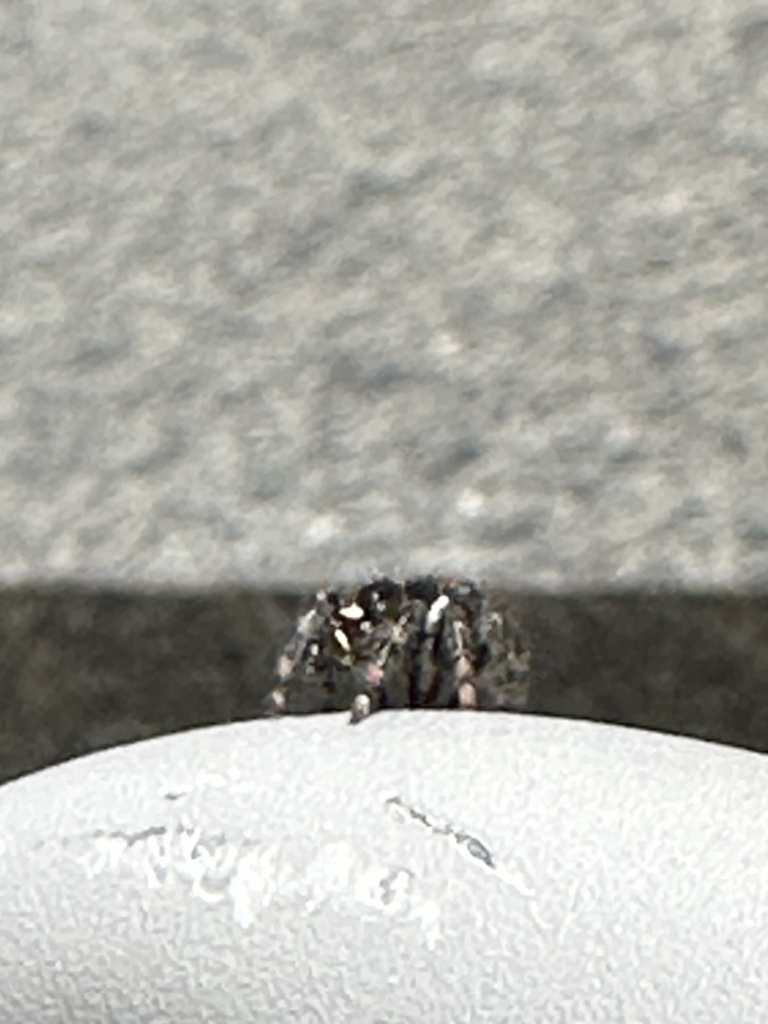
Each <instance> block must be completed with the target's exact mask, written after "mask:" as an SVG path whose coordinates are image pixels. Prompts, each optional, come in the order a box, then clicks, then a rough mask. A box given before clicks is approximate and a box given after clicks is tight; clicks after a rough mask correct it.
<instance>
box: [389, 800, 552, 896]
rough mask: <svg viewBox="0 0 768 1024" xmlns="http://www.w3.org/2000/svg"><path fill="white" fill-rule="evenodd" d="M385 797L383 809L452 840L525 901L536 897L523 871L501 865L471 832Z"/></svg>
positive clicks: (404, 802) (515, 866) (507, 865)
mask: <svg viewBox="0 0 768 1024" xmlns="http://www.w3.org/2000/svg"><path fill="white" fill-rule="evenodd" d="M382 796H383V802H384V806H385V807H386V808H388V809H391V810H394V811H395V812H396V813H398V814H399V816H400V817H401V819H402V818H411V819H413V820H414V821H417V822H418V823H419V824H420V825H424V826H425V827H426V828H428V829H429V831H430V832H432V834H433V835H436V836H445V837H446V838H449V839H452V840H453V841H454V842H455V843H456V844H457V846H458V847H459V851H460V852H461V853H463V854H465V855H466V856H468V857H470V858H471V859H472V860H473V861H475V862H476V863H478V864H480V865H481V866H482V867H483V868H485V869H487V870H488V871H489V872H492V873H493V874H494V875H495V876H496V877H497V878H498V879H499V880H500V881H502V882H504V883H506V884H507V885H511V886H512V887H513V888H514V889H515V890H516V891H517V892H518V893H519V894H520V895H521V896H524V897H525V898H526V899H532V898H533V897H535V895H536V891H535V889H534V887H533V885H532V884H531V882H530V881H529V879H528V878H527V877H526V875H525V872H524V871H523V869H522V868H521V867H519V866H517V865H511V864H508V863H501V862H499V861H498V859H497V858H496V857H494V855H493V854H492V852H491V851H490V850H489V849H488V847H487V846H486V845H485V843H483V842H482V841H481V840H480V839H478V838H477V836H474V835H472V833H471V832H467V831H466V830H464V829H460V828H456V827H455V825H453V824H452V822H450V821H448V820H447V819H444V818H443V819H441V818H438V817H436V816H435V815H432V814H429V813H428V812H427V811H423V810H420V809H419V808H417V807H414V806H413V805H412V804H409V803H407V802H406V801H405V800H403V798H402V797H401V796H399V795H398V794H394V795H387V794H383V795H382Z"/></svg>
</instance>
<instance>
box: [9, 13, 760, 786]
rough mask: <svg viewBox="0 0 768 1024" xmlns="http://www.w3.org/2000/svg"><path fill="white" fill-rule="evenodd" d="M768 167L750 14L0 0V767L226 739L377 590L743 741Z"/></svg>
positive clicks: (751, 693) (755, 675)
mask: <svg viewBox="0 0 768 1024" xmlns="http://www.w3.org/2000/svg"><path fill="white" fill-rule="evenodd" d="M767 167H768V5H765V4H763V5H759V4H758V5H755V4H751V3H745V2H742V0H712V2H709V3H707V4H705V5H702V4H695V3H693V2H692V0H665V2H664V3H658V4H656V3H646V4H642V5H640V4H637V3H635V2H634V0H612V2H610V3H605V2H601V0H583V2H582V3H581V4H578V5H576V6H575V7H574V5H573V4H572V3H569V2H567V0H547V2H542V0H523V2H521V0H507V2H497V3H494V2H489V3H482V4H480V3H469V2H466V3H456V2H453V3H452V2H449V0H432V2H418V0H402V2H397V0H396V2H394V3H391V4H388V5H385V6H382V5H375V4H370V3H368V2H367V0H333V2H311V3H310V2H308V3H302V2H301V0H276V2H274V3H251V2H249V0H216V2H210V3H204V2H201V3H190V2H188V0H184V2H181V0H164V2H157V3H152V2H139V0H137V2H135V3H131V4H120V3H111V2H109V0H99V2H94V3H90V4H89V3H84V2H83V0H38V2H36V3H32V2H31V0H5V2H4V3H2V5H0V189H1V190H2V191H1V193H0V197H1V199H0V247H1V248H0V583H2V585H3V587H4V591H3V593H2V595H0V609H2V616H1V617H0V634H2V635H1V636H0V657H1V658H2V661H1V665H2V679H1V680H0V697H2V700H3V709H2V710H3V713H2V715H0V718H1V719H2V720H3V721H4V722H5V723H6V732H7V734H8V735H7V736H6V737H4V738H3V740H2V743H0V749H2V750H3V754H2V759H3V764H2V765H0V770H2V771H3V772H4V773H5V774H6V775H7V774H14V773H18V771H21V770H28V769H29V768H30V767H34V766H36V765H39V764H42V763H49V762H50V761H52V760H56V759H59V758H61V757H64V756H69V755H70V754H71V753H73V752H82V750H84V749H92V748H93V747H94V746H100V745H104V744H106V743H109V742H118V741H121V740H123V739H130V738H133V737H135V736H139V735H147V734H151V733H152V732H154V731H157V730H158V729H167V728H173V727H180V726H183V725H188V724H194V723H196V722H202V721H216V720H222V719H226V718H227V717H230V716H231V717H239V716H243V715H247V714H252V713H253V709H254V707H255V706H256V703H257V702H256V696H257V691H258V690H259V687H262V688H263V682H264V667H265V665H267V664H268V661H269V657H270V649H271V648H270V645H273V644H274V642H275V637H276V636H278V635H279V634H280V631H281V630H284V629H285V628H286V627H285V623H286V622H289V621H290V619H289V617H290V615H291V614H293V611H294V605H295V600H294V598H292V597H291V593H292V592H300V591H302V590H305V589H311V588H312V587H313V586H314V585H315V584H317V583H319V582H322V581H324V580H327V579H329V578H330V579H344V580H346V579H357V578H360V577H362V576H366V575H368V574H369V573H371V572H372V571H374V570H377V571H384V572H386V571H390V572H398V573H410V572H421V571H429V570H435V569H438V570H447V569H450V570H453V571H460V572H466V573H468V574H471V575H473V576H477V577H480V578H482V579H485V580H490V581H491V582H492V583H494V584H495V585H496V586H498V587H499V588H500V589H501V590H503V591H504V592H505V593H506V594H507V595H508V597H509V602H510V609H512V610H513V611H515V613H516V614H517V616H518V617H519V618H522V619H523V620H524V621H525V623H526V628H527V629H528V630H529V632H530V634H531V636H532V638H533V639H534V640H535V642H536V644H537V648H536V649H537V652H538V662H537V665H538V667H537V672H538V676H539V680H540V683H539V688H538V691H537V693H538V696H537V698H536V700H537V701H538V702H539V703H538V705H537V706H538V707H540V708H541V709H543V710H552V711H557V712H560V713H568V714H584V715H590V716H595V717H608V718H611V717H613V718H616V719H619V720H626V721H636V722H640V723H642V724H651V725H655V726H656V727H667V728H674V729H680V730H682V731H692V732H694V733H695V734H702V735H710V736H713V737H716V738H724V739H728V740H729V741H732V742H744V743H748V744H751V745H756V746H759V747H761V748H762V747H768V703H767V702H766V700H765V698H764V683H765V679H766V669H767V667H768V638H766V639H763V638H764V637H768V628H766V626H768V604H767V603H766V599H765V597H764V595H765V594H768V501H767V500H766V499H767V498H768V488H767V486H766V485H767V484H768V439H767V436H766V406H767V403H768V344H767V339H766V330H765V325H766V306H767V304H768V298H767V285H768V258H767V257H766V244H767V243H768V171H766V168H767ZM163 595H165V596H163ZM601 595H602V596H601ZM621 595H624V596H621ZM665 709H666V710H665ZM14 751H15V753H14Z"/></svg>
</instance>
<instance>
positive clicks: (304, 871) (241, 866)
mask: <svg viewBox="0 0 768 1024" xmlns="http://www.w3.org/2000/svg"><path fill="white" fill-rule="evenodd" d="M85 842H86V843H87V848H86V850H85V852H81V854H80V855H79V856H78V858H77V859H78V860H79V861H80V863H81V864H82V866H83V868H84V869H85V871H86V873H87V875H88V877H89V878H94V877H95V876H97V875H100V874H102V873H105V872H106V873H110V874H111V873H115V872H118V871H127V872H129V873H130V874H133V875H134V877H136V878H139V879H140V880H141V881H142V883H143V884H145V885H146V886H147V887H148V888H150V889H152V890H158V889H162V888H166V887H169V886H173V885H177V884H182V885H184V886H186V888H187V891H188V893H189V895H190V897H191V898H193V899H196V900H200V901H201V902H203V903H206V904H219V903H223V902H228V903H229V904H230V906H231V910H232V916H233V920H234V921H235V923H236V924H237V925H238V926H239V927H241V928H243V929H249V928H252V927H254V926H256V925H258V922H259V918H260V916H261V915H262V914H263V913H264V911H265V910H266V909H267V908H269V907H272V906H276V907H288V908H290V907H296V908H298V910H299V912H300V913H302V914H314V913H316V912H317V911H318V910H319V909H320V908H321V907H322V906H323V905H324V904H329V905H331V906H333V907H334V908H335V909H341V910H344V909H346V910H347V911H348V912H349V913H353V914H355V915H356V916H360V915H361V914H362V915H364V916H365V915H369V916H370V915H372V916H373V917H374V918H375V917H377V916H380V915H383V916H386V917H400V918H402V919H403V920H405V921H412V922H415V923H416V924H417V925H418V927H419V930H420V932H421V934H422V935H423V937H424V940H425V941H426V944H427V947H428V948H429V949H434V947H435V944H436V943H437V942H438V940H439V939H440V906H439V904H438V903H437V902H436V901H435V900H429V899H425V898H423V897H421V896H419V893H418V885H417V880H416V878H415V876H414V875H413V873H412V872H411V871H409V870H408V869H407V868H405V867H403V866H402V865H398V864H387V863H383V862H379V861H376V860H372V859H369V858H366V857H364V856H363V855H362V854H361V853H360V852H359V851H358V850H357V848H356V847H355V846H354V845H353V844H352V843H350V842H348V841H347V840H346V839H334V840H331V841H330V842H326V843H323V844H321V845H319V846H308V844H307V842H302V841H298V840H291V839H283V840H281V841H278V842H266V843H254V842H252V841H248V840H242V839H240V840H239V841H237V842H234V841H229V840H227V839H226V838H225V837H224V836H222V835H216V834H209V835H207V834H205V833H204V832H203V830H202V829H201V828H200V826H199V825H195V826H181V825H179V826H177V827H175V828H168V829H165V828H162V827H156V828H148V829H146V830H143V831H137V832H135V833H129V832H120V833H110V834H102V835H95V836H90V837H86V838H85Z"/></svg>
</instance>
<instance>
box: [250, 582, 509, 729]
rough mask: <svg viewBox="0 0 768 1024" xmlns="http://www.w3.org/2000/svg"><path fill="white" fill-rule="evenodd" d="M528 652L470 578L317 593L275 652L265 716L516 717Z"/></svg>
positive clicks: (368, 585) (377, 584)
mask: <svg viewBox="0 0 768 1024" xmlns="http://www.w3.org/2000/svg"><path fill="white" fill-rule="evenodd" d="M528 666H529V655H528V653H527V652H526V651H524V650H523V649H522V647H521V646H520V643H519V639H518V638H517V637H512V638H507V637H505V635H504V622H503V620H502V616H501V615H500V614H499V612H495V611H492V610H490V609H489V608H488V604H487V599H486V597H485V596H484V595H483V593H482V592H481V590H480V589H479V588H478V587H477V586H476V584H474V583H472V582H470V581H469V580H460V579H438V578H436V577H432V576H424V577H419V578H417V579H411V580H406V581H405V582H404V583H398V582H395V581H394V580H390V579H387V578H383V579H377V580H374V581H373V582H371V583H366V584H365V585H364V586H361V587H358V588H354V587H353V588H343V589H339V590H320V591H318V593H317V594H316V595H315V600H314V604H313V606H312V607H311V608H310V609H309V611H307V612H306V613H305V614H303V615H301V616H300V617H299V619H298V622H297V623H296V627H295V630H294V633H293V635H292V636H291V638H290V640H289V641H288V643H287V644H286V645H285V647H284V648H283V650H282V653H281V654H280V656H279V658H278V661H277V666H276V677H277V680H276V682H277V685H276V686H275V687H274V689H273V690H272V691H271V693H270V694H269V695H268V697H267V701H266V710H267V711H268V712H269V713H271V714H283V713H287V714H290V713H306V712H312V711H329V710H338V709H339V708H340V707H342V708H349V709H350V712H351V716H350V721H351V722H352V723H356V722H359V721H361V720H362V719H364V718H366V717H368V715H370V714H371V713H372V712H374V711H377V710H379V708H479V709H499V710H501V709H504V710H519V709H521V708H523V707H524V706H525V704H526V701H527V698H528V688H529V685H528Z"/></svg>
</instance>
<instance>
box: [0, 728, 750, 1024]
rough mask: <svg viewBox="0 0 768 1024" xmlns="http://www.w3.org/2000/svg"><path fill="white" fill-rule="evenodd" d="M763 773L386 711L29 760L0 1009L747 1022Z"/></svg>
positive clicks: (692, 750)
mask: <svg viewBox="0 0 768 1024" xmlns="http://www.w3.org/2000/svg"><path fill="white" fill-rule="evenodd" d="M767 765H768V762H766V759H765V758H764V757H763V756H761V755H758V754H754V753H749V752H745V751H739V750H734V749H729V748H724V747H718V746H715V745H712V744H705V743H701V742H698V741H694V740H687V739H679V738H674V737H669V736H662V735H657V734H653V733H644V732H640V731H637V730H632V729H626V728H620V727H614V726H606V725H598V724H594V723H586V722H572V721H567V720H556V719H543V718H537V717H534V716H529V715H519V716H518V715H502V714H489V713H478V714H475V713H472V712H463V713H457V712H408V711H402V712H387V713H382V714H379V715H376V716H374V717H373V718H372V719H370V720H369V721H366V722H365V723H363V724H362V725H360V726H356V727H354V728H353V727H350V726H348V725H347V721H346V716H344V715H324V716H317V717H308V718H287V719H283V720H274V721H258V722H247V723H242V724H235V725H225V726H218V727H215V728H208V729H200V730H195V731H192V732H188V733H184V734H179V735H175V736H170V737H164V738H162V739H156V740H150V741H147V742H142V743H137V744H135V745H132V746H128V747H121V748H117V749H114V750H110V751H107V752H104V753H99V754H95V755H92V756H89V757H85V758H81V759H79V760H77V761H72V762H69V763H68V764H65V765H61V766H59V767H56V768H52V769H48V770H46V771H43V772H39V773H37V774H35V775H31V776H28V777H26V778H24V779H21V780H18V781H16V782H13V783H9V784H7V785H6V786H4V787H2V789H0V893H1V897H2V911H1V913H0V1022H3V1024H4V1022H6V1021H7V1022H13V1024H17V1022H19V1021H35V1022H36V1024H48V1022H56V1024H59V1022H64V1021H66V1022H74V1024H85V1022H97V1021H98V1022H102V1021H106V1020H117V1021H120V1022H121V1024H150V1022H151V1024H158V1022H165V1021H168V1022H178V1021H184V1022H185V1024H193V1022H197V1021H217V1022H222V1021H224V1022H227V1021H231V1022H238V1024H242V1022H247V1021H259V1022H270V1024H277V1022H286V1021H291V1022H297V1024H303V1022H313V1024H314V1022H326V1021H327V1022H332V1024H347V1022H349V1024H353V1022H354V1024H383V1022H386V1024H410V1022H414V1024H416V1022H418V1024H425V1022H429V1024H442V1022H445V1024H456V1022H471V1024H475V1022H477V1024H491V1022H493V1024H502V1022H504V1024H506V1022H509V1021H518V1020H519V1021H525V1022H527V1024H545V1022H546V1024H550V1022H552V1024H554V1022H561V1021H568V1022H605V1024H615V1022H616V1021H622V1022H633V1024H640V1022H642V1024H646V1022H647V1024H660V1022H665V1021H678V1020H685V1021H686V1024H698V1022H712V1024H715V1022H717V1024H721V1022H722V1021H736V1020H738V1021H739V1022H740V1024H752V1022H754V1024H758V1022H760V1024H762V1022H764V1021H765V1020H766V1019H768V980H767V979H766V972H765V968H764V966H763V965H764V964H765V963H766V962H768V959H767V957H766V953H767V952H768V948H767V947H768V892H767V890H766V881H765V880H766V868H765V865H766V864H768V829H766V825H765V823H766V822H768V767H767Z"/></svg>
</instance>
